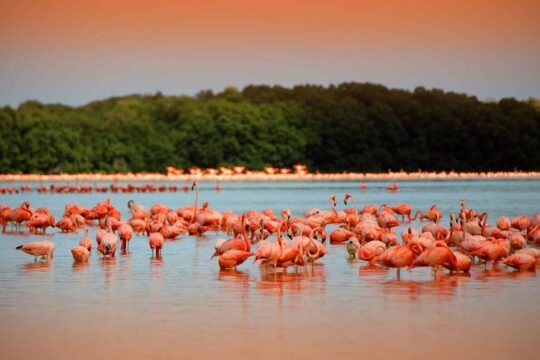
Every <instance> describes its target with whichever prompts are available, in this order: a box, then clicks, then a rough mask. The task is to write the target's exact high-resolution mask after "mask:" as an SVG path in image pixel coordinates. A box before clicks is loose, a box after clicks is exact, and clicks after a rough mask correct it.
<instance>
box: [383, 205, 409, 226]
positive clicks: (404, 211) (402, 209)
mask: <svg viewBox="0 0 540 360" xmlns="http://www.w3.org/2000/svg"><path fill="white" fill-rule="evenodd" d="M385 207H387V208H389V209H391V210H392V211H393V212H395V213H396V214H398V215H401V222H404V221H405V216H407V219H408V221H409V222H411V212H412V209H411V205H409V204H404V203H401V204H397V205H394V206H388V205H386V204H381V206H380V208H385Z"/></svg>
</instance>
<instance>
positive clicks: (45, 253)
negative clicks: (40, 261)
mask: <svg viewBox="0 0 540 360" xmlns="http://www.w3.org/2000/svg"><path fill="white" fill-rule="evenodd" d="M15 249H16V250H21V251H23V252H25V253H27V254H30V255H32V256H34V261H37V258H38V257H39V256H42V257H45V258H46V259H47V262H48V261H50V260H51V259H52V258H53V253H54V243H53V242H52V241H34V242H29V243H26V244H23V245H19V246H17V247H16V248H15Z"/></svg>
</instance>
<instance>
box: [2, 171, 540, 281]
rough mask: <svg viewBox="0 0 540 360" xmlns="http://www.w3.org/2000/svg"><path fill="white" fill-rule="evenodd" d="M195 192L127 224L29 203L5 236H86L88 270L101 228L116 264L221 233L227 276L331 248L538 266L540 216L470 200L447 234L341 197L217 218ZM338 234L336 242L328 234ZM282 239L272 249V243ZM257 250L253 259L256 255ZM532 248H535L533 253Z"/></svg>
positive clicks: (378, 258)
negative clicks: (144, 239)
mask: <svg viewBox="0 0 540 360" xmlns="http://www.w3.org/2000/svg"><path fill="white" fill-rule="evenodd" d="M191 190H193V191H194V192H195V202H194V204H193V205H189V206H184V207H181V208H179V209H176V210H171V209H169V208H168V207H166V206H164V205H161V204H155V205H153V206H152V207H151V208H150V209H145V208H144V207H143V206H141V205H139V204H136V203H135V202H133V201H132V200H131V201H129V202H128V204H127V205H128V208H129V209H130V212H131V218H130V219H129V220H127V221H122V220H121V216H120V212H119V211H118V210H117V209H116V208H115V207H114V206H113V205H112V204H111V203H110V201H109V199H107V200H106V201H104V202H102V203H98V204H97V205H96V206H95V207H93V208H91V209H88V208H84V207H82V206H79V205H76V204H68V205H66V206H65V211H64V214H63V217H62V219H60V220H59V221H58V222H57V221H56V220H55V218H54V216H53V215H52V214H51V213H50V211H49V210H48V209H47V208H39V209H36V210H34V209H32V207H31V206H30V204H29V203H28V202H23V203H22V204H21V205H20V206H19V207H17V208H14V209H12V208H10V207H8V206H2V205H0V222H1V224H2V232H6V231H7V229H8V227H11V228H12V231H15V232H18V233H21V232H23V231H28V232H30V233H32V234H40V233H41V234H46V231H47V228H48V227H56V228H58V229H60V230H61V231H62V232H77V230H78V229H81V228H82V229H84V235H83V236H82V238H81V239H80V241H79V244H78V245H77V246H74V247H73V248H72V249H71V253H72V255H73V259H74V261H75V262H87V261H88V259H89V257H90V254H91V251H92V248H93V246H94V241H93V239H92V238H90V237H89V236H88V226H95V225H97V226H98V227H99V228H98V231H97V234H96V239H95V241H96V244H97V251H98V252H99V253H100V254H101V255H102V257H103V258H105V257H114V256H115V254H116V251H117V247H118V245H120V251H122V252H125V251H127V249H128V247H129V242H130V240H131V238H132V236H133V234H134V233H135V234H139V235H140V234H145V235H146V236H148V244H149V247H150V249H151V251H152V255H153V256H156V257H159V256H161V249H162V248H163V246H164V244H165V242H166V240H168V239H175V238H177V237H179V236H181V235H182V234H184V233H186V232H187V233H189V234H190V235H196V236H198V235H202V234H203V233H205V232H207V231H221V232H223V233H225V234H227V235H228V236H227V237H229V239H217V240H216V242H215V245H214V246H215V252H214V253H213V255H212V258H214V257H217V258H218V264H219V267H220V269H223V270H224V269H236V267H238V266H240V265H242V264H243V263H244V262H245V261H246V260H247V259H248V258H250V257H254V262H256V263H259V264H260V266H262V267H265V268H267V269H268V271H274V272H276V271H277V270H278V269H280V271H281V270H283V269H285V271H286V269H287V268H288V267H295V268H296V270H298V268H299V267H305V266H307V265H309V264H311V265H313V263H314V262H316V261H318V260H319V259H321V258H322V257H324V256H325V255H326V254H327V253H328V249H327V247H326V244H325V243H326V241H327V240H328V241H329V242H330V243H331V244H346V246H344V250H343V251H345V248H346V251H347V254H348V256H349V259H351V260H353V259H360V260H363V261H367V262H369V264H378V265H381V266H385V267H390V268H397V276H398V277H399V274H400V273H399V271H400V269H401V268H404V267H405V268H408V269H411V268H414V267H418V266H428V267H431V268H433V270H434V271H433V274H434V276H435V277H436V276H437V270H438V269H440V268H446V269H448V270H449V271H450V272H464V273H468V272H469V270H470V269H471V266H472V265H473V264H474V263H476V262H481V261H483V262H484V263H485V265H484V266H487V264H488V262H493V267H496V266H497V264H498V263H499V262H502V263H504V264H505V265H506V266H508V267H511V268H514V269H516V270H518V271H535V270H536V266H537V263H538V262H539V259H540V250H539V249H537V248H535V247H534V245H540V214H534V215H532V216H527V215H520V216H516V217H514V218H513V219H510V218H508V217H506V216H501V217H499V218H498V219H497V220H496V224H495V225H490V224H488V214H487V213H479V212H476V211H474V210H473V209H468V208H466V202H465V200H462V202H461V206H460V208H459V209H457V210H456V213H455V214H450V215H449V224H448V227H447V226H444V225H443V224H442V223H441V222H442V221H443V214H442V213H441V212H440V211H439V209H438V208H437V206H436V205H433V206H432V207H431V208H429V209H428V210H427V211H421V210H417V211H416V212H414V213H413V211H412V209H411V206H410V205H408V204H397V205H394V206H390V205H387V204H381V205H380V206H378V207H377V206H374V205H365V206H364V207H363V208H362V209H359V208H358V207H357V203H356V200H355V199H354V197H353V196H352V195H350V194H346V195H345V197H344V199H343V202H344V205H345V206H346V207H345V208H344V209H343V210H338V209H337V206H338V200H337V199H336V196H331V197H330V198H329V209H328V210H322V209H318V208H315V209H310V210H307V211H306V212H305V214H304V216H292V214H291V211H290V210H288V209H285V210H283V211H282V212H281V213H280V214H279V216H276V215H275V214H274V212H273V211H272V210H271V209H266V210H264V211H262V212H259V211H255V210H249V211H246V212H244V213H242V214H235V213H233V212H232V211H223V212H219V211H217V210H214V209H211V208H210V207H209V206H208V203H206V202H204V203H202V205H201V206H199V204H198V197H199V191H198V184H197V182H193V184H192V186H191ZM413 221H421V222H425V224H424V225H423V227H422V230H421V232H418V231H417V230H415V229H413V228H412V227H406V228H405V230H403V232H402V233H401V236H400V238H401V239H399V237H398V234H397V233H396V231H395V229H394V228H396V227H397V226H399V225H400V224H402V223H405V224H407V223H408V224H410V223H411V222H413ZM331 224H333V225H335V226H336V227H335V230H333V231H331V232H330V234H327V232H326V226H327V225H331ZM274 235H275V238H274V240H271V237H272V236H274ZM256 244H257V245H258V247H257V249H256V250H255V249H254V246H255V245H256ZM531 245H532V246H531ZM54 248H55V245H54V243H53V242H51V241H47V240H45V241H33V242H28V243H26V244H23V245H20V246H17V248H16V249H17V250H22V251H23V252H25V253H27V254H30V255H33V256H34V257H35V260H36V261H37V260H38V258H39V257H41V258H42V259H44V260H45V261H49V260H50V259H51V258H52V257H53V252H54Z"/></svg>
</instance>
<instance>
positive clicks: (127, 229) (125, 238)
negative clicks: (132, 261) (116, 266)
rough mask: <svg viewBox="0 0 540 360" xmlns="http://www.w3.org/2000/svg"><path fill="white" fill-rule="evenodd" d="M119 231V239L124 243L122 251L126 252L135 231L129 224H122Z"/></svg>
mask: <svg viewBox="0 0 540 360" xmlns="http://www.w3.org/2000/svg"><path fill="white" fill-rule="evenodd" d="M117 231H118V237H120V241H122V245H121V247H120V249H121V250H122V251H126V250H127V247H128V246H127V244H128V243H129V241H130V240H131V236H132V235H133V229H132V227H131V225H129V224H128V223H122V224H121V225H120V226H119V227H118V230H117Z"/></svg>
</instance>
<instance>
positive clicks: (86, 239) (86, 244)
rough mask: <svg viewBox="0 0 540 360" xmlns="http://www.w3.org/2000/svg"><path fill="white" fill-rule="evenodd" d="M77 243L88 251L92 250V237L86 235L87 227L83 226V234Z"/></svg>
mask: <svg viewBox="0 0 540 360" xmlns="http://www.w3.org/2000/svg"><path fill="white" fill-rule="evenodd" d="M79 245H80V246H84V247H85V248H86V249H87V250H88V251H92V239H91V238H90V236H88V228H87V227H86V226H85V227H84V235H83V237H82V238H81V240H79Z"/></svg>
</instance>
